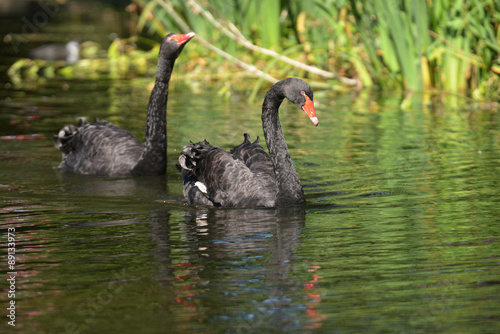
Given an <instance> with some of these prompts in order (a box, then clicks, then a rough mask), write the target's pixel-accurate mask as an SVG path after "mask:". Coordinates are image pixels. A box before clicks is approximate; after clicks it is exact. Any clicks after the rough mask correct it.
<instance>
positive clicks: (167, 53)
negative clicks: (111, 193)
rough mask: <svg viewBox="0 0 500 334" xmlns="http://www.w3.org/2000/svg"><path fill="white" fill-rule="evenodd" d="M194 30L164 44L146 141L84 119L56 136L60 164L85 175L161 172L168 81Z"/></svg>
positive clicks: (151, 100)
mask: <svg viewBox="0 0 500 334" xmlns="http://www.w3.org/2000/svg"><path fill="white" fill-rule="evenodd" d="M193 37H194V33H189V34H170V35H168V36H166V37H165V38H164V39H163V41H162V44H161V47H160V53H159V56H158V70H157V73H156V82H155V86H154V88H153V91H152V92H151V97H150V99H149V104H148V112H147V117H146V138H145V142H144V145H143V144H142V143H141V142H140V141H139V140H138V139H137V138H136V137H135V136H134V135H133V134H131V133H130V132H128V131H126V130H124V129H121V128H120V127H118V126H116V125H114V124H112V123H110V122H107V121H99V120H96V121H95V122H94V123H93V124H90V123H88V122H85V121H80V123H79V124H78V125H77V126H74V125H67V126H65V127H64V128H63V129H61V131H59V133H58V134H57V135H55V136H54V141H55V146H56V147H57V148H59V149H60V150H61V152H62V154H63V158H62V161H61V163H60V165H59V168H60V169H62V170H64V171H69V172H73V173H76V174H82V175H95V176H112V177H117V176H131V175H160V174H164V173H165V168H166V163H167V154H166V152H167V151H166V150H167V133H166V132H167V131H166V106H167V99H168V83H169V81H170V75H171V73H172V68H173V66H174V63H175V60H176V59H177V56H178V55H179V54H180V53H181V51H182V49H183V48H184V45H185V43H187V42H188V41H189V40H190V39H191V38H193Z"/></svg>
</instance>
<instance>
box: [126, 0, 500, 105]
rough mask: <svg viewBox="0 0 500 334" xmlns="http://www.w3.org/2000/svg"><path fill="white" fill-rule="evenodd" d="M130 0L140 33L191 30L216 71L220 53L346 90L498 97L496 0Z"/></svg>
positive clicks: (264, 74)
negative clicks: (430, 92) (135, 6)
mask: <svg viewBox="0 0 500 334" xmlns="http://www.w3.org/2000/svg"><path fill="white" fill-rule="evenodd" d="M136 3H137V5H138V6H139V10H140V15H139V19H138V28H139V29H140V30H143V29H145V30H147V31H149V32H154V33H156V34H159V35H164V34H165V33H166V32H167V31H169V30H174V29H177V30H181V31H187V30H193V31H195V32H196V33H197V34H198V36H197V38H196V40H197V41H198V43H199V45H201V48H198V49H195V50H194V52H198V56H199V57H200V58H201V59H203V60H206V61H207V62H215V64H217V66H215V67H214V68H215V69H220V64H221V63H224V61H223V60H222V59H224V60H227V61H228V62H230V63H233V64H234V65H235V66H236V67H240V68H241V71H247V72H251V73H252V74H254V75H257V76H259V77H261V78H263V79H264V80H268V81H273V78H275V79H281V78H283V77H284V76H290V75H296V76H301V77H310V78H311V79H312V80H313V81H317V82H316V84H319V83H322V84H327V85H330V86H336V87H338V88H339V87H342V88H345V89H360V88H362V87H376V88H380V89H382V90H385V89H390V90H394V89H401V90H409V91H424V90H432V89H437V90H444V91H448V92H453V93H465V92H470V93H471V94H473V95H474V96H475V97H476V98H485V97H486V96H489V97H493V95H494V97H498V92H499V74H500V60H499V52H500V25H499V22H500V1H497V0H473V1H468V2H465V3H464V2H463V1H457V0H428V1H410V0H391V1H383V0H375V1H359V0H350V1H349V0H313V1H300V0H289V1H280V0H233V1H228V0H211V1H204V0H189V1H183V0H171V1H170V0H136ZM174 27H175V28H174ZM225 53H227V54H225ZM201 62H202V63H203V61H202V60H201ZM241 62H243V63H244V64H242V63H241ZM253 66H255V67H256V68H253ZM233 71H234V69H232V70H231V72H233ZM259 71H260V72H259ZM236 73H237V72H236Z"/></svg>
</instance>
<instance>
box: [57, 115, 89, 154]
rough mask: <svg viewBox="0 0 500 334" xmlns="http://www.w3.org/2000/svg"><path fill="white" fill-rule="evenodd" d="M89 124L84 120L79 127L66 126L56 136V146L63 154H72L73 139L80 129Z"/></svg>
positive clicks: (81, 120) (79, 123)
mask: <svg viewBox="0 0 500 334" xmlns="http://www.w3.org/2000/svg"><path fill="white" fill-rule="evenodd" d="M86 124H89V123H88V122H87V121H85V120H84V119H80V121H79V122H78V125H76V126H75V125H72V124H71V125H66V126H65V127H64V128H62V129H61V130H60V131H59V133H58V134H57V135H54V145H55V147H57V148H58V149H59V150H60V151H61V152H63V153H66V154H68V153H69V152H71V139H72V138H73V137H74V136H75V135H76V134H77V133H78V131H79V130H80V128H82V127H84V126H85V125H86Z"/></svg>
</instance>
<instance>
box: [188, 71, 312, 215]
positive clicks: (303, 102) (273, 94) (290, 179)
mask: <svg viewBox="0 0 500 334" xmlns="http://www.w3.org/2000/svg"><path fill="white" fill-rule="evenodd" d="M285 97H286V98H288V99H289V100H290V101H292V102H293V103H294V104H295V105H297V106H298V107H299V108H301V109H302V110H304V111H305V113H306V114H307V115H308V116H309V118H310V119H311V121H312V122H313V123H314V125H317V124H318V119H317V118H316V113H315V111H314V103H313V92H312V89H311V87H309V85H308V84H307V83H305V82H304V81H303V80H301V79H297V78H288V79H285V80H282V81H280V82H278V83H276V84H275V85H273V86H272V87H271V88H270V89H269V91H268V92H267V94H266V97H265V99H264V103H263V105H262V128H263V131H264V137H265V138H266V143H267V147H268V149H269V153H270V154H269V155H268V154H267V153H266V152H265V150H264V149H263V148H262V146H260V145H259V138H257V140H256V141H255V142H253V143H252V142H250V137H249V135H248V134H245V140H244V142H243V143H242V144H240V145H238V146H236V147H235V148H234V149H232V150H231V152H226V151H224V150H222V149H220V148H217V147H214V146H212V145H210V144H209V143H208V142H207V141H202V142H199V143H196V144H189V145H187V146H185V147H184V148H183V150H182V153H181V155H180V157H179V165H180V167H182V170H183V171H182V175H183V179H184V197H185V199H186V200H187V202H188V203H189V204H194V205H212V206H217V207H286V206H298V205H303V204H304V203H305V197H304V192H303V190H302V186H301V184H300V180H299V178H298V176H297V173H296V171H295V167H294V166H293V163H292V160H291V158H290V153H289V151H288V147H287V145H286V142H285V137H284V135H283V132H282V130H281V124H280V121H279V114H278V108H279V106H280V104H281V102H282V101H283V99H284V98H285Z"/></svg>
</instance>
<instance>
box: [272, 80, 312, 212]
mask: <svg viewBox="0 0 500 334" xmlns="http://www.w3.org/2000/svg"><path fill="white" fill-rule="evenodd" d="M280 83H281V82H280ZM280 83H278V84H275V85H273V86H272V87H271V89H270V90H269V91H268V92H267V94H266V97H265V99H264V104H263V105H262V129H263V131H264V137H265V138H266V144H267V148H268V149H269V154H270V156H271V160H272V162H273V165H274V172H275V173H276V180H277V186H278V195H277V198H276V206H280V207H283V206H296V205H303V204H304V203H305V197H304V191H303V190H302V186H301V184H300V180H299V177H298V175H297V172H296V171H295V167H294V166H293V162H292V159H291V157H290V152H289V151H288V146H287V145H286V141H285V136H284V135H283V131H282V130H281V123H280V120H279V106H280V105H281V102H283V99H284V98H285V95H284V94H283V90H282V86H283V85H280Z"/></svg>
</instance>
